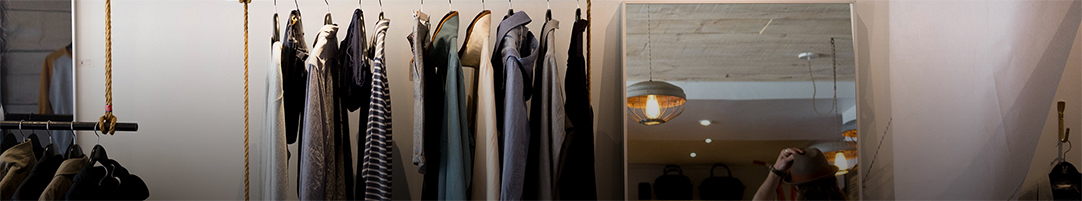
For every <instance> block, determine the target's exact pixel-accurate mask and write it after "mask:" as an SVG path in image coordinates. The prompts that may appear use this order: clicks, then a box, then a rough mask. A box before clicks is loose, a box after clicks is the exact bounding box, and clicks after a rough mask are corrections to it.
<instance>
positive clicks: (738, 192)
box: [699, 163, 744, 200]
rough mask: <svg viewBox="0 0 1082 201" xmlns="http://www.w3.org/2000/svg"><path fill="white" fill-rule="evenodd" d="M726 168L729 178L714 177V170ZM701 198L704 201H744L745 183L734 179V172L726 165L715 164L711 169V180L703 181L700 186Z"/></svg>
mask: <svg viewBox="0 0 1082 201" xmlns="http://www.w3.org/2000/svg"><path fill="white" fill-rule="evenodd" d="M718 166H721V167H725V171H728V172H729V175H728V176H724V177H718V176H714V168H717V167H718ZM699 197H700V198H702V199H703V200H740V199H744V183H743V182H740V179H736V178H735V177H733V171H732V170H730V169H729V166H726V165H725V164H721V163H718V164H714V167H710V178H706V179H703V183H702V184H700V185H699Z"/></svg>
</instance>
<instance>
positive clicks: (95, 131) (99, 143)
mask: <svg viewBox="0 0 1082 201" xmlns="http://www.w3.org/2000/svg"><path fill="white" fill-rule="evenodd" d="M98 126H99V124H94V136H98V145H101V135H99V134H98V130H99V129H98Z"/></svg>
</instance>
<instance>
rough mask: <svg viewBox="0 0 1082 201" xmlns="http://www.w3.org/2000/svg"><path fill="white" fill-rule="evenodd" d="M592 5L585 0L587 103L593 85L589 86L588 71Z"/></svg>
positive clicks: (592, 22) (588, 0)
mask: <svg viewBox="0 0 1082 201" xmlns="http://www.w3.org/2000/svg"><path fill="white" fill-rule="evenodd" d="M592 4H593V2H591V1H590V0H586V101H587V102H589V101H590V98H591V96H590V94H591V93H590V89H592V88H593V87H591V86H593V85H590V80H592V79H593V77H592V76H590V71H591V70H590V69H591V68H590V49H593V48H590V44H592V43H591V42H590V39H592V38H593V37H590V28H591V27H593V24H594V20H592V19H590V17H591V16H590V7H592V6H590V5H592Z"/></svg>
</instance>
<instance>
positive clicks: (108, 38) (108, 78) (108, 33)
mask: <svg viewBox="0 0 1082 201" xmlns="http://www.w3.org/2000/svg"><path fill="white" fill-rule="evenodd" d="M111 7H112V3H111V2H110V1H109V0H105V115H102V116H101V118H98V128H103V129H102V131H105V132H104V133H106V134H110V135H112V134H116V119H117V118H116V116H113V31H112V30H113V25H112V24H113V20H112V10H111V9H110V8H111ZM105 123H109V127H108V130H105V129H104V128H106V127H105Z"/></svg>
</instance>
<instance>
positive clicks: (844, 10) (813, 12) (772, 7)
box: [626, 4, 856, 81]
mask: <svg viewBox="0 0 1082 201" xmlns="http://www.w3.org/2000/svg"><path fill="white" fill-rule="evenodd" d="M647 5H648V6H647ZM648 14H649V16H648ZM850 16H851V15H850V12H849V4H628V5H627V27H626V28H627V32H626V43H627V50H626V54H627V56H628V58H627V61H626V64H627V75H628V78H629V79H648V78H649V77H650V76H651V75H650V72H651V70H650V58H653V70H652V72H653V77H654V79H655V80H666V81H807V80H810V76H811V75H810V74H812V73H813V74H814V75H815V77H816V78H817V79H826V78H829V77H831V76H832V75H833V74H834V69H833V68H832V66H833V64H832V62H833V61H832V59H831V55H832V54H831V45H830V39H831V38H834V39H835V45H836V48H837V49H836V53H835V54H834V55H837V75H838V79H839V80H845V81H852V80H854V75H855V69H856V68H855V65H854V64H855V62H854V59H853V58H854V55H853V39H852V23H851V21H850ZM648 17H649V19H650V20H647V18H648ZM648 30H649V31H648ZM647 33H650V34H647ZM648 41H652V43H648ZM648 44H650V45H652V49H653V51H652V52H651V51H648V50H650V49H649V48H650V47H648ZM801 52H814V53H818V54H821V55H822V57H820V58H818V59H813V60H812V61H811V66H812V69H811V70H810V71H812V72H809V69H808V61H807V60H802V59H798V58H797V54H799V53H801ZM651 55H652V57H651Z"/></svg>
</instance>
